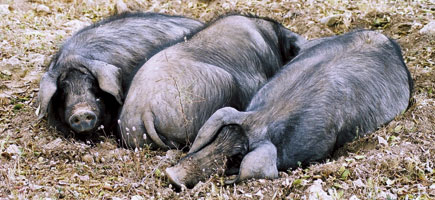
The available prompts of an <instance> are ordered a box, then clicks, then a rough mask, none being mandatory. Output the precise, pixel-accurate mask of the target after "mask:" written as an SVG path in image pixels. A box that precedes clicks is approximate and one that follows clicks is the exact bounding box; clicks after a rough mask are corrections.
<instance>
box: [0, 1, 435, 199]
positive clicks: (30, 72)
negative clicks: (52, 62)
mask: <svg viewBox="0 0 435 200" xmlns="http://www.w3.org/2000/svg"><path fill="white" fill-rule="evenodd" d="M116 2H119V1H118V0H117V1H101V0H62V1H53V0H31V1H24V0H15V1H13V0H0V15H1V16H0V27H1V28H0V36H1V37H0V80H1V81H0V199H45V198H51V199H61V198H64V199H150V198H155V199H174V198H175V199H178V198H183V199H198V198H202V199H210V198H211V199H251V198H252V199H283V198H286V199H308V198H309V197H310V192H313V191H318V192H317V195H313V194H311V195H312V196H311V197H313V198H316V197H317V198H324V199H328V198H330V199H350V198H352V199H434V198H435V183H434V181H435V176H434V163H435V147H434V146H435V134H434V133H435V100H434V91H433V89H434V86H435V74H434V57H435V56H434V47H435V44H434V43H435V36H433V35H430V34H426V33H420V30H421V29H422V28H423V27H424V26H425V25H426V24H428V23H429V22H430V21H433V20H434V12H435V5H434V3H433V1H430V0H427V1H424V0H415V1H409V0H408V1H371V0H363V1H344V0H328V1H314V0H308V1H304V2H301V1H296V0H288V1H276V2H271V1H265V0H263V1H251V0H239V1H190V2H185V1H158V0H152V1H139V0H132V1H125V2H126V6H127V8H128V9H130V10H144V11H155V12H163V13H169V14H178V15H186V16H190V17H193V18H198V19H200V20H202V21H208V20H210V19H212V18H214V17H215V16H217V15H220V14H223V13H226V12H229V11H240V12H245V13H254V14H257V15H260V16H267V17H270V18H273V19H276V20H278V21H279V22H281V23H283V24H285V25H286V27H288V28H290V29H291V30H293V31H295V32H297V33H300V34H302V35H303V36H305V37H306V38H309V39H311V38H317V37H321V36H328V35H334V34H339V33H343V32H347V31H349V30H352V29H355V28H369V29H376V30H379V31H381V32H383V33H385V34H386V35H388V36H390V37H392V38H394V39H396V40H397V41H398V42H399V43H400V45H401V46H402V48H403V54H404V58H405V61H406V62H407V65H408V67H409V69H410V71H411V73H412V77H413V78H414V80H415V92H414V97H413V100H412V101H413V105H412V106H411V107H410V109H409V110H408V111H407V112H405V113H404V114H403V115H401V116H399V117H397V118H396V120H394V121H392V122H391V123H389V124H388V125H387V126H385V127H382V128H380V129H379V130H378V131H376V132H375V133H373V134H372V135H370V136H368V137H365V138H361V139H359V140H357V141H355V142H353V143H351V144H349V145H346V146H345V147H343V148H342V149H340V150H339V151H338V152H337V153H336V154H335V155H334V157H333V158H331V159H330V160H328V161H326V162H324V163H320V164H317V165H312V166H310V167H309V168H306V169H297V170H294V171H290V172H288V173H286V172H280V178H279V179H276V180H251V181H247V182H245V183H241V184H237V185H232V186H223V185H222V180H223V177H219V176H213V177H211V178H210V179H209V180H208V181H206V182H205V183H200V184H198V185H197V186H196V187H195V188H194V189H192V190H188V191H181V192H179V193H176V192H175V191H173V189H172V188H171V186H170V185H168V182H167V179H166V178H165V176H164V174H163V170H164V169H165V168H166V167H167V166H169V165H172V164H174V163H175V162H176V161H177V159H178V158H180V157H181V156H182V155H181V154H182V153H181V152H179V151H168V152H161V151H150V150H147V149H141V150H137V151H132V150H126V149H121V148H117V147H116V143H115V142H114V141H111V140H109V139H108V140H107V141H104V142H101V143H99V144H96V145H89V144H86V143H80V142H76V141H74V140H68V139H64V138H62V137H60V135H58V133H56V132H55V131H54V130H51V129H49V128H48V126H47V124H46V122H45V121H42V122H38V121H36V116H35V114H34V111H35V97H36V95H37V92H38V82H39V78H40V76H41V74H42V73H43V71H44V70H45V66H46V65H47V63H48V61H49V59H50V56H51V55H53V54H54V53H55V52H56V50H57V49H58V47H59V45H60V44H61V42H62V41H63V40H64V39H65V38H67V37H69V36H70V35H71V34H72V33H73V32H74V31H76V30H78V29H79V28H80V27H82V26H84V25H87V24H89V23H91V22H94V21H96V20H99V19H101V18H102V17H105V16H108V15H110V14H113V13H115V12H116V9H115V8H116V7H117V3H116ZM118 8H122V5H121V4H118ZM316 180H317V181H316ZM319 180H320V181H319ZM322 195H323V196H322Z"/></svg>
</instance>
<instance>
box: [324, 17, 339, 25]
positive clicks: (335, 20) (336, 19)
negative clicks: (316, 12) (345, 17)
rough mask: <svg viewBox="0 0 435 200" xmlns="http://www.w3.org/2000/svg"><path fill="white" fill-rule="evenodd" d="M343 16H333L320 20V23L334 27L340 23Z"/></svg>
mask: <svg viewBox="0 0 435 200" xmlns="http://www.w3.org/2000/svg"><path fill="white" fill-rule="evenodd" d="M340 17H341V15H331V16H327V17H324V18H322V19H320V23H322V24H325V25H326V26H334V25H335V24H337V23H338V22H339V21H340Z"/></svg>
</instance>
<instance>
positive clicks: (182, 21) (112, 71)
mask: <svg viewBox="0 0 435 200" xmlns="http://www.w3.org/2000/svg"><path fill="white" fill-rule="evenodd" d="M202 26H203V24H202V23H201V22H198V21H196V20H193V19H189V18H185V17H180V16H169V15H164V14H157V13H123V14H120V15H116V16H112V17H110V18H108V19H105V20H102V21H100V22H97V23H95V24H93V25H91V26H88V27H85V28H83V29H82V30H80V31H78V32H77V33H75V34H74V35H73V36H72V37H71V38H69V39H68V40H67V41H66V42H65V43H64V44H63V45H62V47H61V48H60V50H59V52H58V53H57V54H56V55H55V56H54V58H53V59H52V60H51V63H50V65H49V69H48V71H47V72H46V73H45V74H44V75H43V77H42V79H41V82H40V89H39V106H40V107H39V108H38V109H40V110H39V111H40V113H39V117H38V118H39V119H41V118H43V117H44V116H45V115H46V114H47V113H48V122H49V124H50V125H51V126H54V127H56V128H57V129H58V130H60V131H61V132H63V133H64V134H65V135H67V134H70V133H72V134H77V136H81V137H84V138H88V136H91V135H92V134H91V133H93V132H94V131H95V130H96V129H97V128H98V127H100V126H101V125H103V126H104V127H106V130H108V131H111V130H112V129H113V127H114V125H116V121H115V120H116V119H117V116H118V112H119V110H120V106H121V105H122V103H123V96H124V95H125V93H124V92H125V91H127V90H128V87H129V84H130V82H131V80H132V77H133V75H134V74H135V73H136V71H137V70H138V69H139V67H140V66H141V65H140V63H143V62H144V60H146V59H147V58H150V57H151V56H152V55H153V54H155V53H157V52H158V50H160V49H161V48H163V47H165V46H167V43H170V42H172V41H176V40H178V39H179V38H183V37H184V36H185V35H187V34H189V33H190V32H191V31H193V30H195V29H198V28H200V27H202ZM37 114H38V113H37ZM115 130H116V129H115ZM79 138H80V137H79Z"/></svg>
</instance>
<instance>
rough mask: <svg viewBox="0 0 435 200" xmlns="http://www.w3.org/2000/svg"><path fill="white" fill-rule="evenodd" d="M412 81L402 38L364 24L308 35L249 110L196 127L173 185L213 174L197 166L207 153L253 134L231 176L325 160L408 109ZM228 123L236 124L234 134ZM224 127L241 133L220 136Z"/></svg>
mask: <svg viewBox="0 0 435 200" xmlns="http://www.w3.org/2000/svg"><path fill="white" fill-rule="evenodd" d="M412 87H413V83H412V78H411V75H410V73H409V71H408V69H407V67H406V65H405V63H404V61H403V58H402V54H401V50H400V47H399V45H398V44H397V43H396V42H394V41H393V40H391V39H389V38H388V37H386V36H385V35H382V34H381V33H378V32H375V31H368V30H359V31H355V32H351V33H347V34H344V35H339V36H332V37H327V38H321V39H317V40H312V41H309V42H307V43H306V44H305V45H303V46H302V47H301V51H300V53H299V54H298V55H297V56H296V57H295V58H294V59H293V60H292V61H290V62H289V63H288V64H287V65H286V66H284V67H283V69H282V70H281V72H280V73H278V74H277V75H276V76H275V77H274V78H273V79H271V81H269V82H268V83H267V84H265V85H264V86H263V87H262V88H261V89H260V90H259V91H258V92H257V93H256V95H255V96H254V97H253V99H252V100H251V102H250V104H249V106H248V107H247V109H246V111H244V112H240V111H238V110H236V109H234V108H231V107H225V108H222V109H220V110H218V111H216V112H215V113H214V114H213V115H212V116H211V117H210V118H209V120H208V121H207V122H206V123H205V124H204V125H203V127H201V129H200V130H199V133H198V135H197V137H196V139H195V141H194V143H193V145H192V147H191V149H190V152H189V154H188V155H187V158H188V161H186V158H185V159H181V160H180V161H179V163H178V164H177V165H175V166H174V167H171V168H168V169H167V170H166V171H167V175H168V176H169V180H170V181H171V183H172V184H174V185H175V186H176V187H182V186H183V185H185V186H188V187H193V186H194V185H195V184H196V183H198V181H201V180H205V178H206V177H209V176H210V175H212V174H213V173H215V172H214V171H213V170H206V171H204V172H203V173H201V171H200V170H201V169H208V168H210V167H211V166H210V163H211V162H210V160H208V159H209V158H210V159H213V158H215V157H216V156H219V157H220V159H221V160H225V159H224V157H227V158H229V157H232V156H233V155H234V153H233V152H229V151H224V152H220V149H219V148H222V147H225V148H224V149H228V148H230V149H231V147H234V148H235V147H238V146H239V144H240V143H243V142H245V141H248V142H247V144H246V148H247V149H246V150H245V149H244V150H243V151H240V152H242V153H239V155H240V154H241V156H242V157H243V158H242V161H241V162H237V163H238V164H237V165H236V167H238V169H239V170H238V175H237V178H236V179H235V180H233V181H231V182H230V183H233V182H238V181H242V180H246V179H249V178H270V179H273V178H277V177H278V170H288V169H292V168H296V167H298V166H299V165H301V164H302V165H303V166H306V165H308V164H310V163H313V162H318V161H322V160H324V159H325V158H327V157H328V155H330V153H331V152H332V151H333V150H334V149H336V148H338V147H340V146H342V145H343V144H345V143H346V142H349V141H352V140H354V139H355V138H358V137H360V136H364V135H366V134H369V133H371V132H373V131H375V130H376V129H377V128H378V127H380V126H382V125H384V124H386V123H388V122H390V121H391V120H393V119H394V118H395V117H396V116H397V115H399V114H401V113H402V112H404V111H405V110H406V109H407V107H408V105H409V99H410V97H411V94H412ZM228 126H233V127H234V126H236V127H237V126H238V127H239V128H232V129H231V131H230V133H229V132H228V131H224V130H227V129H226V127H228ZM221 134H224V135H228V134H233V135H235V136H237V137H234V138H233V139H232V140H224V141H222V140H219V139H218V138H219V137H220V135H221ZM236 149H237V148H236ZM215 152H219V153H215ZM243 152H244V153H243ZM196 165H199V166H200V168H198V167H196ZM198 174H201V176H200V178H198Z"/></svg>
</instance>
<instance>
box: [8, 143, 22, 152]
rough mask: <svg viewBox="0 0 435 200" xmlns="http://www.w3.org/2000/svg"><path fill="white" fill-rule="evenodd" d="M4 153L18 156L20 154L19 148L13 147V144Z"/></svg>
mask: <svg viewBox="0 0 435 200" xmlns="http://www.w3.org/2000/svg"><path fill="white" fill-rule="evenodd" d="M6 152H7V153H9V154H19V153H20V148H19V147H18V146H17V145H15V144H11V145H10V146H9V147H8V148H7V149H6Z"/></svg>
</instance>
